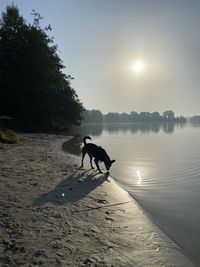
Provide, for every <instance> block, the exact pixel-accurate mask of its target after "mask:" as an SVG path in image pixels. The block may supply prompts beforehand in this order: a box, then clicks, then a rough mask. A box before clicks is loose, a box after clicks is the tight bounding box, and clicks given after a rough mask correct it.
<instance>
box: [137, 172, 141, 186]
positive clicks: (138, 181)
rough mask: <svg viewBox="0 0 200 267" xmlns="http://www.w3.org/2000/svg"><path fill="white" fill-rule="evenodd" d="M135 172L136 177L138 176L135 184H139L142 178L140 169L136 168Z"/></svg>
mask: <svg viewBox="0 0 200 267" xmlns="http://www.w3.org/2000/svg"><path fill="white" fill-rule="evenodd" d="M136 173H137V178H138V180H137V184H138V185H140V184H141V180H142V178H141V174H140V171H139V170H137V171H136Z"/></svg>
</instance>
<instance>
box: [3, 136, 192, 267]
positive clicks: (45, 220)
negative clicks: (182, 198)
mask: <svg viewBox="0 0 200 267" xmlns="http://www.w3.org/2000/svg"><path fill="white" fill-rule="evenodd" d="M21 136H22V139H23V140H22V142H21V143H20V144H18V145H6V144H1V143H0V153H1V154H2V156H1V158H0V166H1V167H0V183H1V184H0V208H1V209H0V225H1V228H0V236H1V239H0V266H12V267H14V266H72V267H73V266H77V267H78V266H91V267H93V266H94V267H95V266H97V267H103V266H107V267H111V266H113V267H122V266H124V267H125V266H126V267H129V266H130V267H133V266H141V267H142V266H145V267H146V266H152V267H156V266H169V267H171V266H177V267H184V266H185V267H190V266H194V265H193V264H192V263H191V262H190V260H189V259H187V258H186V257H185V256H184V255H183V253H182V251H181V249H180V248H179V247H178V246H177V245H176V244H174V243H173V242H172V241H171V240H170V239H169V238H168V237H167V236H166V235H165V234H164V233H163V232H161V230H160V229H159V228H158V227H157V226H156V225H154V224H153V223H152V222H151V221H150V219H149V218H148V217H147V216H146V215H145V212H144V211H143V210H142V208H141V207H140V206H139V204H137V202H136V201H135V200H134V199H133V198H131V196H129V194H128V193H127V192H126V191H125V190H124V189H122V188H121V187H120V186H119V185H118V182H116V181H115V180H114V179H113V178H111V177H110V176H109V177H106V176H105V175H104V174H98V173H97V171H95V170H90V169H87V168H86V169H79V164H80V158H79V157H77V156H74V155H71V154H67V153H66V152H64V151H62V149H61V147H62V144H63V142H64V141H67V140H69V139H70V137H66V136H55V135H41V134H22V135H21ZM1 264H2V265H1Z"/></svg>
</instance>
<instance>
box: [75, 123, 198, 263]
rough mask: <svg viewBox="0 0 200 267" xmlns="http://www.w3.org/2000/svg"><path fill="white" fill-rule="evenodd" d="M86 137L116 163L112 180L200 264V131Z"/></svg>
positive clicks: (129, 130)
mask: <svg viewBox="0 0 200 267" xmlns="http://www.w3.org/2000/svg"><path fill="white" fill-rule="evenodd" d="M81 135H82V136H84V135H90V136H91V137H92V139H93V140H92V141H93V142H94V143H96V144H98V145H100V146H102V147H103V148H105V149H106V151H107V152H108V154H109V155H110V157H111V159H116V163H114V164H113V167H112V168H111V172H110V173H111V176H113V177H115V179H117V180H118V181H119V183H120V184H121V185H122V186H123V187H124V188H125V189H126V190H127V191H128V192H129V193H130V195H131V196H132V197H133V198H134V199H136V200H137V201H138V202H139V203H140V205H141V206H142V207H143V209H144V210H145V211H146V212H147V213H148V214H149V216H150V217H151V219H152V220H153V221H154V223H156V224H157V225H159V227H160V228H161V229H162V230H163V231H164V232H165V233H166V234H167V235H168V236H169V237H170V238H171V239H172V240H174V241H175V242H176V243H177V244H179V245H180V246H181V248H182V249H183V251H184V252H185V254H186V255H187V256H188V257H190V258H191V259H192V260H193V262H194V263H195V264H196V266H200V127H198V126H196V127H194V126H192V125H190V124H186V125H173V124H170V125H157V124H156V125H155V124H153V125H150V124H148V125H147V124H140V125H136V124H132V125H127V124H125V125H106V126H102V125H98V126H97V125H96V126H95V125H93V126H85V127H83V128H82V129H81ZM78 151H79V149H77V153H78ZM102 167H103V165H102Z"/></svg>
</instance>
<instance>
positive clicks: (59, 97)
mask: <svg viewBox="0 0 200 267" xmlns="http://www.w3.org/2000/svg"><path fill="white" fill-rule="evenodd" d="M32 15H33V23H29V22H27V21H26V20H25V19H24V18H23V16H21V15H20V13H19V9H18V7H17V6H15V5H14V4H12V5H8V6H7V7H6V10H5V12H3V13H2V15H1V19H0V116H6V117H9V118H12V119H14V120H16V121H20V122H21V123H22V124H24V126H27V125H28V126H31V127H32V128H38V129H63V128H68V127H69V126H70V125H71V124H80V123H81V120H82V116H81V114H82V112H83V110H84V108H83V105H82V103H81V101H80V99H79V98H78V95H77V94H76V92H75V90H74V89H73V88H72V86H71V80H72V79H73V78H72V77H71V76H70V75H66V74H64V73H63V69H64V65H63V62H62V60H61V59H60V57H59V55H58V47H57V45H56V44H54V40H53V38H51V37H49V36H48V32H49V31H51V26H50V25H49V26H47V27H45V28H42V27H41V26H40V21H41V19H42V18H41V16H40V15H39V14H38V13H37V12H35V11H34V10H33V11H32Z"/></svg>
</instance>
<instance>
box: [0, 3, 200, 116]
mask: <svg viewBox="0 0 200 267" xmlns="http://www.w3.org/2000/svg"><path fill="white" fill-rule="evenodd" d="M12 2H14V3H15V4H17V6H18V7H19V9H20V12H21V14H22V15H23V16H24V17H25V19H26V20H27V21H32V17H31V16H30V13H31V10H32V9H35V10H36V11H37V12H39V13H40V14H41V16H43V17H44V19H43V22H42V24H43V25H48V24H51V26H52V28H53V31H52V32H51V33H50V34H51V35H52V36H54V37H55V42H56V43H57V44H58V47H59V51H60V54H59V55H60V57H61V58H62V60H63V62H64V65H65V66H66V69H65V70H64V71H65V72H66V74H70V75H72V76H73V77H74V78H75V80H74V81H73V82H72V86H73V87H74V88H75V90H76V92H77V93H78V95H79V97H80V99H81V100H82V102H83V104H84V106H85V107H86V108H88V109H99V110H101V111H102V112H103V113H107V112H109V111H117V112H130V111H132V110H135V111H138V112H140V111H155V110H157V111H159V112H163V111H165V110H167V109H172V110H174V111H175V113H176V114H177V115H180V114H183V115H186V116H187V115H193V114H200V1H199V0H187V1H186V0H42V1H41V0H14V1H8V0H0V11H3V10H5V7H6V5H7V4H8V3H12ZM137 60H141V61H143V63H144V65H145V67H144V70H143V71H141V72H140V73H138V74H137V73H135V72H134V71H133V69H132V64H133V63H134V62H136V61H137Z"/></svg>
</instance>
